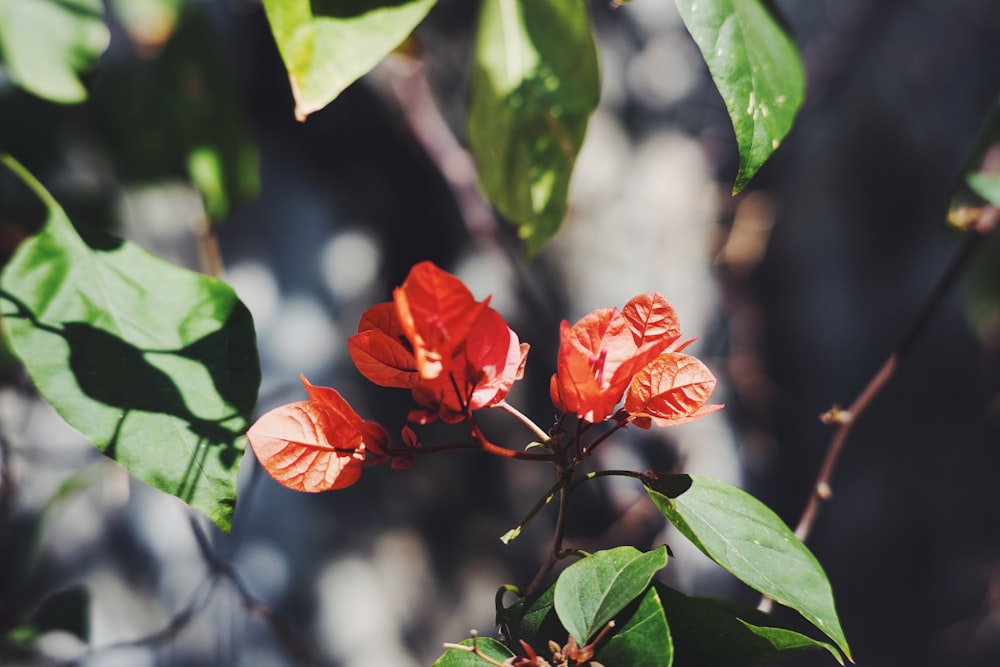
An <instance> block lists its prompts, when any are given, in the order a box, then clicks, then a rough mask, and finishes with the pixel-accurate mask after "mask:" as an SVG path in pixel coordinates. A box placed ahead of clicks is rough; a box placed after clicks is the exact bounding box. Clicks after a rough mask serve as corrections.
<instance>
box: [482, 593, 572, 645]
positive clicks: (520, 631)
mask: <svg viewBox="0 0 1000 667" xmlns="http://www.w3.org/2000/svg"><path fill="white" fill-rule="evenodd" d="M555 591H556V587H555V584H553V585H551V586H549V587H548V588H546V589H545V590H544V591H541V592H540V593H535V594H534V595H531V596H529V597H523V598H520V599H518V600H516V601H515V602H514V603H513V604H511V605H510V606H509V607H507V608H504V609H498V610H497V625H499V626H500V628H501V630H502V631H503V633H504V636H505V637H506V638H507V640H508V641H509V643H510V644H511V645H515V644H516V642H517V640H519V639H523V640H524V641H526V642H528V643H529V644H531V646H532V647H533V648H534V649H535V651H537V652H540V653H545V652H547V651H548V643H549V641H554V642H556V643H558V644H559V645H562V644H564V643H565V642H566V636H567V635H566V629H565V628H563V626H562V624H561V623H560V622H559V617H558V616H557V615H556V610H555Z"/></svg>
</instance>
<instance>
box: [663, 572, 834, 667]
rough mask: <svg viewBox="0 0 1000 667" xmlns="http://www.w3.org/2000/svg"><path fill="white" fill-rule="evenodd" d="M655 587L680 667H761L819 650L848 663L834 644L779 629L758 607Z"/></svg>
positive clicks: (664, 587)
mask: <svg viewBox="0 0 1000 667" xmlns="http://www.w3.org/2000/svg"><path fill="white" fill-rule="evenodd" d="M655 587H656V590H657V591H659V593H660V598H661V599H662V600H663V608H664V610H665V611H666V614H667V618H669V619H670V628H671V631H672V634H673V637H674V650H675V651H676V660H677V664H679V665H684V667H763V666H764V665H770V664H773V663H775V662H777V661H779V660H784V659H786V658H791V657H794V656H797V655H800V654H802V653H807V652H811V651H816V650H826V651H829V652H830V654H831V655H833V657H834V658H836V660H837V662H839V663H841V664H843V662H844V661H843V658H842V657H841V655H840V653H839V652H838V651H837V649H836V648H834V647H833V646H832V645H831V644H827V643H826V642H819V641H816V640H814V639H811V638H809V637H806V636H805V635H803V634H800V633H798V632H795V631H793V630H788V629H786V628H783V627H780V626H778V625H777V623H776V621H775V619H774V618H772V617H771V616H769V615H768V614H765V613H763V612H760V611H757V610H756V609H744V608H742V607H739V606H737V605H734V604H731V603H729V602H725V601H723V600H716V599H713V598H706V597H692V596H687V595H684V594H683V593H680V592H678V591H675V590H674V589H672V588H670V587H668V586H664V585H662V584H655Z"/></svg>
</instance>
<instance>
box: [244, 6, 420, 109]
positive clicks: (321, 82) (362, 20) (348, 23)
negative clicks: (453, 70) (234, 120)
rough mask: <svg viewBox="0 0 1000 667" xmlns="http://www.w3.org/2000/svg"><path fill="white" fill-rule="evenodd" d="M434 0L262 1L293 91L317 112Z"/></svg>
mask: <svg viewBox="0 0 1000 667" xmlns="http://www.w3.org/2000/svg"><path fill="white" fill-rule="evenodd" d="M434 2H435V0H264V10H265V11H266V12H267V18H268V21H270V23H271V32H272V33H274V40H275V41H276V42H277V43H278V50H279V51H280V52H281V58H282V60H284V61H285V67H286V68H287V69H288V78H289V80H290V81H291V84H292V94H293V95H294V96H295V117H296V118H298V119H299V120H305V119H306V116H308V115H309V114H311V113H313V112H314V111H319V110H320V109H322V108H323V107H325V106H326V105H327V104H329V103H330V102H332V101H333V99H334V98H335V97H337V95H340V93H341V92H343V90H344V89H345V88H347V87H348V86H349V85H351V84H352V83H354V82H355V81H356V80H358V79H359V78H361V77H362V76H364V75H365V74H367V73H368V71H369V70H371V69H372V68H373V67H375V65H377V64H378V63H379V61H381V60H382V59H383V58H384V57H385V56H386V55H387V54H388V53H389V52H390V51H392V50H393V49H394V48H396V47H397V46H399V44H400V43H401V42H402V41H403V40H404V39H406V37H407V36H408V35H409V34H410V33H411V32H413V29H414V28H416V27H417V25H418V24H419V23H420V22H421V21H422V20H423V19H424V17H425V16H426V15H427V12H429V11H430V9H431V7H433V6H434Z"/></svg>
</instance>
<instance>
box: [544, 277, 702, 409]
mask: <svg viewBox="0 0 1000 667" xmlns="http://www.w3.org/2000/svg"><path fill="white" fill-rule="evenodd" d="M679 339H680V327H679V326H678V324H677V316H676V314H675V313H674V309H673V308H671V307H670V304H669V303H667V301H666V299H664V298H663V297H662V296H661V295H659V294H657V293H656V292H649V293H647V294H640V295H639V296H637V297H635V298H634V299H632V300H631V301H629V302H628V303H627V304H625V308H624V309H623V310H622V311H618V310H617V309H615V308H601V309H599V310H595V311H593V312H592V313H590V314H588V315H586V316H584V317H583V319H581V320H580V321H579V322H577V323H576V324H575V325H573V326H572V327H570V326H569V323H568V322H565V321H564V322H563V323H562V326H561V328H560V345H559V359H558V365H557V367H556V374H555V375H553V376H552V382H551V385H550V394H551V397H552V402H553V403H554V404H555V405H556V407H557V408H559V409H560V410H562V411H563V412H572V413H575V414H576V415H577V416H578V417H579V418H580V419H583V420H586V421H589V422H591V423H597V422H601V421H604V420H605V419H607V418H608V417H610V416H611V415H612V414H614V412H615V406H616V405H617V404H618V402H619V401H620V400H621V398H622V395H623V394H624V393H625V389H626V388H627V387H628V386H629V383H630V382H631V381H632V377H633V376H634V375H635V374H636V372H637V371H638V370H639V369H640V368H642V367H643V366H645V365H646V364H647V363H649V362H650V361H652V360H653V359H654V358H656V356H657V355H658V354H660V353H661V352H663V351H664V350H666V349H668V348H671V347H672V346H675V349H679V348H680V347H683V344H682V345H677V341H678V340H679Z"/></svg>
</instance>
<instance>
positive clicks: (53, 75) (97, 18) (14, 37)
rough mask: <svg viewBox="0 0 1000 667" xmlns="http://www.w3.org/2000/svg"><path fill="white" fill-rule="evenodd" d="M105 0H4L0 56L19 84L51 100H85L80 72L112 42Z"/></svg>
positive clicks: (0, 0)
mask: <svg viewBox="0 0 1000 667" xmlns="http://www.w3.org/2000/svg"><path fill="white" fill-rule="evenodd" d="M109 39H110V34H109V32H108V27H107V26H106V25H105V24H104V5H103V4H102V3H101V0H30V1H25V0H0V59H2V61H3V66H4V67H5V68H6V69H7V71H8V73H9V74H10V78H12V79H13V80H14V81H15V82H17V83H18V85H20V86H22V87H24V88H25V89H27V90H29V91H31V92H32V93H34V94H35V95H38V96H39V97H44V98H45V99H48V100H52V101H53V102H63V103H73V102H81V101H83V100H84V99H85V98H86V97H87V89H86V88H85V87H84V85H83V83H82V82H81V81H80V74H81V73H84V72H87V71H89V70H91V69H93V68H94V66H96V65H97V59H98V58H99V57H100V55H101V54H102V53H104V50H105V49H106V48H108V41H109Z"/></svg>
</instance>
